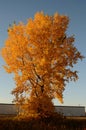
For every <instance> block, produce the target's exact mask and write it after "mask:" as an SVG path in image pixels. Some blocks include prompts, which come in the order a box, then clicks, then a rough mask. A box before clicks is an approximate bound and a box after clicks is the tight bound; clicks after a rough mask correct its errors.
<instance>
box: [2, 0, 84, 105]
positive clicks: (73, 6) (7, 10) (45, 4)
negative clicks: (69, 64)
mask: <svg viewBox="0 0 86 130" xmlns="http://www.w3.org/2000/svg"><path fill="white" fill-rule="evenodd" d="M38 11H44V13H45V14H49V15H53V14H54V13H55V12H58V13H59V14H64V15H68V16H69V18H70V23H69V28H68V30H67V33H68V35H72V34H74V35H75V46H76V47H77V48H78V50H79V51H80V52H81V53H82V54H83V55H84V56H86V14H85V13H86V0H0V48H1V47H3V46H4V41H5V40H6V38H7V28H8V26H9V24H12V23H13V22H14V21H16V22H17V23H18V22H20V21H23V22H24V23H26V22H27V19H28V18H30V17H33V16H34V14H35V13H36V12H38ZM3 64H4V61H3V59H2V58H1V57H0V103H11V102H12V100H13V98H14V96H12V95H11V90H12V89H13V88H14V87H15V84H14V81H13V75H10V74H7V73H6V72H5V71H4V69H3V67H2V65H3ZM75 69H77V70H78V71H79V73H78V75H79V80H78V81H77V82H70V83H68V84H67V86H66V89H65V91H64V93H63V95H64V104H63V105H81V106H86V59H84V60H83V61H82V62H81V61H79V62H78V64H77V65H76V66H75ZM54 103H55V104H57V105H61V104H60V103H59V102H58V101H56V100H55V101H54Z"/></svg>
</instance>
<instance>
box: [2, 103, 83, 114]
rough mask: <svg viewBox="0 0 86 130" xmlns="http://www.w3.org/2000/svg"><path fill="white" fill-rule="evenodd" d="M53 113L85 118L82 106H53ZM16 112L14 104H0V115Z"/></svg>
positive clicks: (16, 108) (17, 110)
mask: <svg viewBox="0 0 86 130" xmlns="http://www.w3.org/2000/svg"><path fill="white" fill-rule="evenodd" d="M55 111H56V112H58V113H61V114H63V115H64V116H85V107H84V106H55ZM18 112H19V108H18V107H17V106H16V105H15V104H0V115H16V114H17V113H18Z"/></svg>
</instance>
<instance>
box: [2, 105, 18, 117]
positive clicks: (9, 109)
mask: <svg viewBox="0 0 86 130" xmlns="http://www.w3.org/2000/svg"><path fill="white" fill-rule="evenodd" d="M17 111H18V108H17V107H16V106H15V105H14V104H3V103H2V104H0V115H16V114H17Z"/></svg>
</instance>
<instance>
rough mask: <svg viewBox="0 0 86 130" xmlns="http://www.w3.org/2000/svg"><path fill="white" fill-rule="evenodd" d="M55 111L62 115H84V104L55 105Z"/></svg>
mask: <svg viewBox="0 0 86 130" xmlns="http://www.w3.org/2000/svg"><path fill="white" fill-rule="evenodd" d="M55 111H56V112H58V113H61V114H63V115H64V116H85V107H84V106H55Z"/></svg>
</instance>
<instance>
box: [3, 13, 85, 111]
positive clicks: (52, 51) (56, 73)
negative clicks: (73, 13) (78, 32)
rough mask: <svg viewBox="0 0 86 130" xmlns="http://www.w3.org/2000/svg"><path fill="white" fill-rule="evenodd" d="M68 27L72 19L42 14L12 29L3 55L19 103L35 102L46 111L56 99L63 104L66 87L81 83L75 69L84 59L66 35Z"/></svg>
mask: <svg viewBox="0 0 86 130" xmlns="http://www.w3.org/2000/svg"><path fill="white" fill-rule="evenodd" d="M68 24H69V17H68V16H65V15H60V14H58V13H55V14H54V15H53V16H49V15H45V14H44V13H43V12H38V13H36V14H35V16H34V18H33V19H32V18H30V19H28V21H27V23H26V24H24V23H22V22H20V23H18V24H16V23H14V24H13V25H12V26H11V27H9V28H8V38H7V39H6V41H5V45H4V47H3V48H2V50H1V51H2V57H3V58H4V60H5V62H6V65H5V66H4V68H5V70H6V71H7V72H8V73H14V80H15V83H16V87H15V88H14V89H13V91H12V94H14V95H15V99H14V101H15V102H16V103H18V104H29V103H30V102H33V101H35V106H37V105H38V104H41V107H44V106H45V105H43V104H45V103H46V104H47V103H49V102H51V101H52V99H54V98H57V99H58V100H60V101H61V102H63V92H64V90H65V87H66V83H67V82H69V81H72V80H74V81H76V80H77V79H78V74H77V71H76V70H73V69H72V68H73V67H74V64H77V62H78V60H79V59H81V60H82V58H83V56H82V55H81V53H80V52H79V51H78V49H77V48H76V47H75V46H74V40H75V39H74V36H68V35H67V33H66V31H67V28H68ZM36 101H38V102H39V103H38V102H36ZM33 106H34V105H33ZM35 106H34V107H35ZM38 106H40V105H38ZM49 106H52V103H51V104H50V105H49ZM49 106H48V104H47V107H48V108H49ZM37 108H38V107H37ZM44 108H46V107H44ZM48 110H49V109H48Z"/></svg>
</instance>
